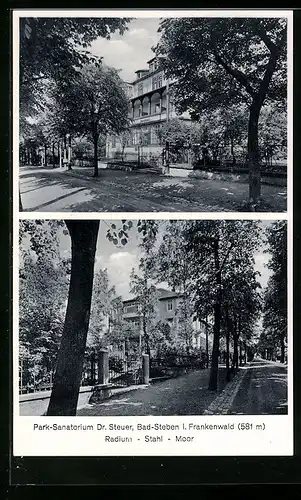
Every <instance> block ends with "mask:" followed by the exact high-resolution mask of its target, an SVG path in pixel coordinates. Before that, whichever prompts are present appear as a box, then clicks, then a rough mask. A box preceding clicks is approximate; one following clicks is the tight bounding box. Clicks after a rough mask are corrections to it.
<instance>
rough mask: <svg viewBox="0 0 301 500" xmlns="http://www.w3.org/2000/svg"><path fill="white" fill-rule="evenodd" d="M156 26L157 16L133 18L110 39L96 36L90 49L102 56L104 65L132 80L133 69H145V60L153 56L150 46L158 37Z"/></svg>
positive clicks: (128, 80) (133, 77)
mask: <svg viewBox="0 0 301 500" xmlns="http://www.w3.org/2000/svg"><path fill="white" fill-rule="evenodd" d="M158 27H159V18H158V17H157V18H144V19H143V18H140V19H133V20H132V21H131V22H130V23H129V24H128V31H126V32H125V33H124V34H123V35H119V34H113V35H112V36H111V39H110V40H106V39H104V38H98V39H97V40H95V41H94V42H93V43H92V45H91V48H90V51H91V52H92V53H93V54H94V55H97V56H102V57H103V62H104V63H105V64H106V65H108V66H113V67H114V68H116V69H120V70H121V71H120V77H121V78H122V79H123V80H125V81H127V82H133V81H134V80H135V71H137V70H138V69H147V68H148V65H147V64H146V63H147V61H148V60H149V59H151V58H152V57H153V56H154V54H153V52H152V50H151V47H152V46H154V45H156V43H157V41H158V39H159V34H158V33H157V29H158Z"/></svg>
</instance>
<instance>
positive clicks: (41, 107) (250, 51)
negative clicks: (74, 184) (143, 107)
mask: <svg viewBox="0 0 301 500" xmlns="http://www.w3.org/2000/svg"><path fill="white" fill-rule="evenodd" d="M129 22H130V20H129V19H126V18H112V19H110V18H98V19H80V18H51V19H50V18H49V19H48V18H22V19H21V20H20V132H21V134H20V137H21V149H22V157H23V161H33V162H35V161H37V158H35V156H36V153H35V152H36V151H37V148H38V147H44V149H45V153H46V159H47V148H49V147H50V148H51V150H52V154H51V156H52V158H53V159H55V156H56V154H55V148H56V150H57V151H58V155H59V154H60V153H59V151H60V148H62V149H64V138H66V136H67V134H68V137H69V138H71V139H70V140H72V141H73V142H74V140H75V139H77V140H78V139H79V138H86V139H89V141H90V142H91V143H92V144H93V148H94V175H95V176H97V175H98V163H97V159H98V145H99V142H101V143H102V144H103V142H104V140H105V137H106V136H107V134H115V135H119V134H122V133H126V131H127V130H128V127H129V119H128V101H127V96H126V94H125V91H124V87H123V82H122V81H121V78H120V76H119V74H118V71H117V70H115V69H113V68H109V67H107V66H105V65H104V64H103V62H102V60H101V59H100V58H97V57H95V56H92V55H91V54H90V53H89V52H88V48H89V46H90V45H91V43H92V42H93V40H96V39H97V38H98V37H105V38H110V35H111V33H114V32H119V33H121V34H123V33H124V31H125V30H126V29H128V23H129ZM159 31H160V34H161V38H160V40H159V43H158V45H157V46H156V47H155V49H154V50H155V53H156V54H157V55H158V56H159V57H161V61H162V64H163V68H164V71H165V73H166V75H167V76H168V77H170V78H171V79H176V82H175V83H173V85H172V89H173V90H172V92H173V101H174V104H175V106H176V109H177V110H178V111H179V112H182V111H186V110H188V111H189V112H190V114H191V117H192V120H193V121H194V122H195V124H197V125H199V130H198V132H197V137H195V141H194V144H195V145H196V144H198V145H201V146H204V147H205V149H206V148H207V147H209V149H211V153H212V156H213V157H214V155H216V150H217V149H218V147H220V145H221V142H222V143H226V144H227V145H230V149H231V155H232V159H233V161H235V155H236V149H237V147H238V146H239V147H240V148H241V146H242V143H244V144H243V147H242V150H243V151H244V150H246V152H247V164H248V167H249V172H250V182H249V199H250V209H252V210H253V209H254V210H256V207H257V205H258V203H259V201H260V194H261V191H260V184H261V180H260V179H261V176H260V163H261V160H262V158H263V157H264V158H265V159H266V161H269V160H267V159H270V158H271V156H273V154H275V151H277V150H281V149H284V150H285V147H286V139H285V138H286V92H287V91H286V88H287V67H286V34H287V26H286V20H285V19H281V18H274V19H273V18H270V19H265V18H205V19H204V18H197V17H196V18H180V19H177V18H165V19H163V20H162V21H161V22H160V28H159ZM271 115H272V116H273V120H272V122H271V119H270V118H271ZM192 129H193V126H192ZM196 129H197V127H195V130H196ZM168 133H169V132H168V131H167V132H166V130H165V132H164V131H163V132H162V134H163V135H162V134H161V135H162V137H164V134H165V135H167V136H168ZM183 133H184V134H185V142H187V139H189V137H187V130H183ZM191 133H192V134H193V133H194V132H193V131H192V132H191ZM165 140H166V138H165ZM180 141H182V142H183V136H182V137H180ZM188 142H191V141H189V140H188ZM46 161H47V160H46ZM69 164H70V158H69Z"/></svg>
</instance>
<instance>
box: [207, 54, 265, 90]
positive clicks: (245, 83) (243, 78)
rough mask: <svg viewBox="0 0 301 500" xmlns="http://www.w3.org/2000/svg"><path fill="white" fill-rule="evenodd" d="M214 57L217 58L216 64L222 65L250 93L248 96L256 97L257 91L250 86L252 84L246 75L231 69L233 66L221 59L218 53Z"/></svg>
mask: <svg viewBox="0 0 301 500" xmlns="http://www.w3.org/2000/svg"><path fill="white" fill-rule="evenodd" d="M214 57H215V60H216V62H217V63H218V64H220V65H221V66H222V67H223V68H224V69H225V70H226V71H227V73H229V74H230V75H231V76H233V77H234V78H235V79H236V80H237V81H238V82H239V83H240V84H241V85H242V86H243V87H244V88H245V89H246V91H247V92H248V94H250V95H251V96H252V97H254V96H255V94H256V93H255V90H254V89H253V87H252V86H251V85H250V83H249V81H248V79H247V77H246V75H244V74H243V73H242V72H241V71H239V70H238V69H234V68H231V66H229V64H227V63H226V62H225V61H224V60H223V59H222V58H221V56H220V55H219V54H217V53H216V52H215V53H214Z"/></svg>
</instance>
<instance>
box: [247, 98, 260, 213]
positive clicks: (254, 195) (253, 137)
mask: <svg viewBox="0 0 301 500" xmlns="http://www.w3.org/2000/svg"><path fill="white" fill-rule="evenodd" d="M260 108H261V106H260V104H259V103H258V102H257V100H254V101H253V102H252V104H251V107H250V115H249V126H248V166H249V202H250V204H251V205H252V206H253V207H254V209H255V208H256V205H257V204H258V202H259V199H260V193H261V176H260V158H259V146H258V120H259V114H260Z"/></svg>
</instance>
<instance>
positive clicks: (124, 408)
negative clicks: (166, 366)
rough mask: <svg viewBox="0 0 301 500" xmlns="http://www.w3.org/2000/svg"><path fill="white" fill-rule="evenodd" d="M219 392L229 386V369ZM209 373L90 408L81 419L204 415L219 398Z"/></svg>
mask: <svg viewBox="0 0 301 500" xmlns="http://www.w3.org/2000/svg"><path fill="white" fill-rule="evenodd" d="M219 374H220V377H219V390H221V389H222V388H223V387H224V385H225V369H223V368H221V369H220V370H219ZM208 377H209V371H208V370H200V371H194V372H191V373H189V374H187V375H182V376H181V377H177V378H174V379H170V380H165V381H164V382H157V383H156V384H154V385H152V386H150V387H148V388H147V389H138V390H136V391H133V392H130V393H127V394H123V395H120V396H118V397H116V396H115V397H114V398H112V399H109V400H106V401H104V402H103V403H100V404H95V405H89V406H87V407H86V408H83V409H81V410H79V411H78V412H77V415H80V416H98V415H99V416H115V415H116V416H117V415H123V416H125V415H129V416H130V415H201V414H202V413H203V411H204V410H205V409H206V408H207V407H208V405H209V404H210V403H211V402H212V401H213V399H214V398H215V397H216V395H217V394H216V393H213V392H211V391H209V390H208Z"/></svg>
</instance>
